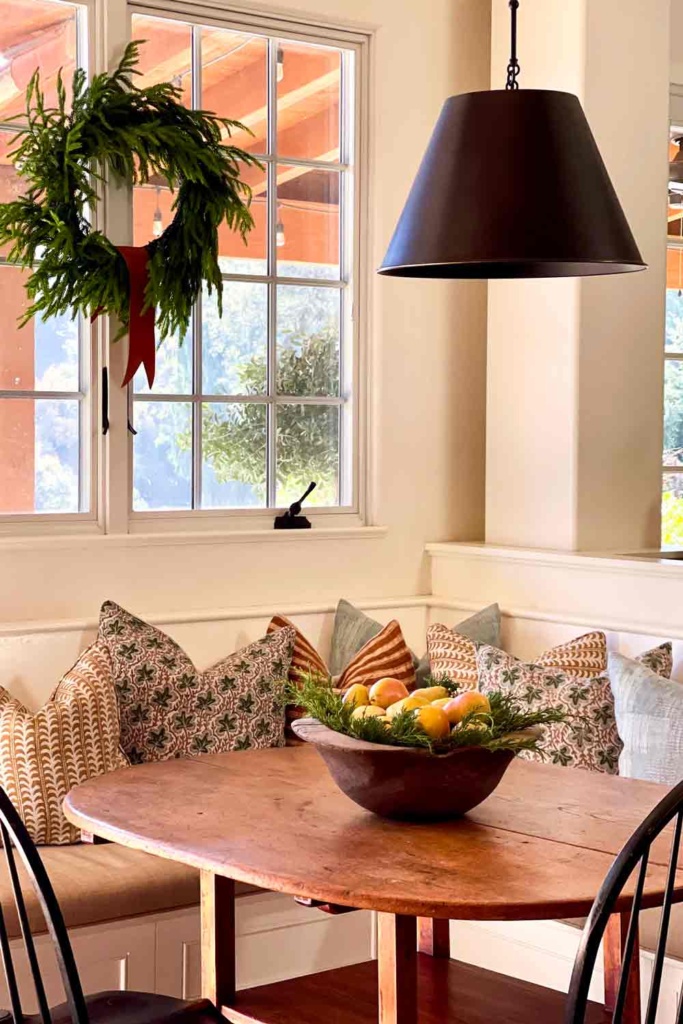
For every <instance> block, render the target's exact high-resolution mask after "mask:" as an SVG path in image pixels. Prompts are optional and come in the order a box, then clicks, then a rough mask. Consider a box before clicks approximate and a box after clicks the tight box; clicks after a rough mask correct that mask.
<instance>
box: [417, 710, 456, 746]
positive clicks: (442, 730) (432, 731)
mask: <svg viewBox="0 0 683 1024" xmlns="http://www.w3.org/2000/svg"><path fill="white" fill-rule="evenodd" d="M413 714H414V715H415V718H416V719H417V722H418V725H419V726H420V728H421V729H422V731H423V732H426V733H427V735H428V736H429V738H430V739H432V740H445V739H446V737H447V736H448V735H449V733H450V731H451V726H450V722H449V721H448V718H447V716H446V712H445V711H443V710H442V709H441V708H435V707H434V705H433V704H425V705H424V707H421V708H416V710H415V711H414V712H413Z"/></svg>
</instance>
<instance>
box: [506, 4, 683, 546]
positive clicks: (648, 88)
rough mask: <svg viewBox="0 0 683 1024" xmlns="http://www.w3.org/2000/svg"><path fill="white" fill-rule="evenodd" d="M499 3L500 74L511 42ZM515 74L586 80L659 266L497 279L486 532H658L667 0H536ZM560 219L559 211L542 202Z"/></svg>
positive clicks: (553, 85) (642, 239) (533, 541)
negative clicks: (574, 276) (581, 275)
mask: <svg viewBox="0 0 683 1024" xmlns="http://www.w3.org/2000/svg"><path fill="white" fill-rule="evenodd" d="M508 25H509V12H508V5H507V2H506V0H493V28H492V83H493V84H495V85H497V86H499V87H500V84H501V81H502V72H503V69H504V67H505V64H506V61H507V54H508V52H509V50H508V47H509V42H508V33H509V27H508ZM519 51H520V53H519V57H520V63H521V67H522V73H521V76H520V84H521V87H522V88H524V87H525V86H526V87H531V88H548V89H560V90H566V91H569V92H573V93H576V94H577V95H578V96H579V98H580V99H581V100H582V102H583V104H584V108H585V111H586V114H587V117H588V121H589V123H590V125H591V127H592V129H593V132H594V134H595V136H596V139H597V142H598V145H599V147H600V150H601V153H602V156H603V159H604V160H605V163H606V165H607V169H608V172H609V173H610V176H611V178H612V181H613V183H614V185H615V188H616V190H617V193H618V195H619V197H620V199H621V201H622V205H623V207H624V210H625V212H626V215H627V218H628V219H629V221H630V223H631V227H632V229H633V232H634V235H635V237H636V240H637V242H638V244H639V246H640V248H641V251H642V254H643V258H644V259H645V262H646V263H648V264H649V269H648V270H647V271H645V272H641V273H636V274H624V275H617V276H614V277H599V278H595V279H590V278H587V279H583V280H534V281H496V282H491V284H490V286H489V332H488V375H489V376H488V383H489V390H488V406H487V409H488V415H487V489H486V505H487V507H486V539H487V541H489V542H490V543H494V544H514V545H521V546H529V547H531V546H533V547H547V548H559V549H564V550H574V549H576V550H591V549H614V550H622V551H629V550H634V549H638V548H641V547H655V546H658V544H659V504H660V488H661V474H660V459H661V439H662V381H663V332H664V289H665V240H664V224H665V212H666V177H667V139H668V134H667V117H668V94H669V0H648V2H647V3H642V2H641V0H526V2H525V3H524V4H523V5H522V7H521V8H520V23H519ZM548 216H552V211H548Z"/></svg>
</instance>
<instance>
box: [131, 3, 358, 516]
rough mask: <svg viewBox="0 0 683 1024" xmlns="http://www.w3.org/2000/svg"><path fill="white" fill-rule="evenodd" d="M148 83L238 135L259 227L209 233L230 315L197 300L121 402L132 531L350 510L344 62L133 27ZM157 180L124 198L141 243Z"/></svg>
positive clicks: (245, 36) (162, 219) (155, 221)
mask: <svg viewBox="0 0 683 1024" xmlns="http://www.w3.org/2000/svg"><path fill="white" fill-rule="evenodd" d="M132 26H133V27H132V33H133V38H137V39H141V40H145V43H144V45H143V47H142V61H141V66H142V70H143V72H144V78H143V81H145V80H147V81H149V82H153V81H159V80H162V79H169V78H170V79H173V80H174V81H175V82H176V83H177V85H178V86H179V87H180V88H181V89H182V92H183V96H184V98H185V101H186V102H187V103H188V104H193V105H194V106H196V107H201V108H203V109H209V110H214V111H216V112H217V113H219V114H222V115H224V116H226V117H229V118H231V119H234V120H238V121H241V122H242V123H243V124H244V125H245V126H246V127H247V128H248V129H249V132H247V131H240V132H239V133H236V134H234V135H233V137H232V141H234V142H235V144H237V145H239V146H241V147H242V148H245V149H248V150H249V151H250V152H251V153H253V154H254V155H256V156H258V158H259V160H260V161H261V162H262V164H263V169H262V170H258V169H250V170H249V171H248V174H247V180H248V182H249V184H250V186H251V188H252V194H253V201H252V212H253V216H254V221H255V227H254V230H253V231H252V233H251V235H250V236H249V240H248V245H247V246H245V245H244V243H243V242H242V240H241V238H240V237H239V236H238V235H236V234H234V233H232V232H231V231H229V230H228V229H227V227H224V228H223V229H222V230H221V232H220V261H221V267H222V272H223V282H224V288H223V315H222V317H221V316H220V315H219V312H218V306H217V302H216V297H215V295H214V296H210V295H208V294H206V293H205V294H203V295H202V297H201V300H200V301H199V302H198V303H197V306H196V309H195V314H194V318H193V322H192V326H191V329H190V330H189V331H188V333H187V336H186V337H185V338H182V339H181V338H176V339H172V340H171V339H169V340H166V341H165V342H164V343H163V345H162V347H161V349H160V350H159V352H158V358H157V378H156V381H155V384H154V389H153V391H152V392H151V393H150V391H149V389H148V387H147V384H146V381H145V379H144V375H142V374H139V375H138V377H137V378H136V380H135V381H134V387H133V389H132V390H133V394H132V397H131V405H132V422H133V425H134V428H135V430H136V431H137V433H136V434H135V436H134V438H133V439H132V442H131V443H132V450H133V470H132V491H133V493H132V510H133V515H134V516H140V515H142V516H148V515H149V514H151V513H153V514H155V515H157V514H158V513H159V512H163V511H165V512H178V511H187V510H245V509H247V510H257V509H268V508H273V507H282V506H286V505H288V504H290V503H291V502H292V501H294V500H295V499H296V498H298V497H299V496H300V494H301V493H302V492H303V491H304V490H305V489H306V487H307V486H308V484H309V482H310V481H312V480H315V481H317V484H318V486H317V489H316V490H315V491H314V492H313V494H312V495H311V497H310V499H309V501H308V504H309V505H314V506H319V507H321V508H336V509H339V508H340V507H341V508H344V507H346V508H352V507H353V506H354V505H355V503H356V500H357V495H356V493H355V486H354V478H355V461H356V460H355V451H356V447H357V433H358V432H357V428H356V411H355V410H356V408H357V404H358V403H357V398H356V394H355V391H356V389H355V387H354V375H355V363H356V359H355V354H354V348H355V344H354V329H353V323H352V303H353V287H354V283H355V276H356V275H355V273H354V270H355V262H356V260H355V256H354V253H355V244H354V236H355V234H356V231H355V221H356V217H355V209H356V201H355V197H354V151H355V149H356V147H355V131H356V118H355V101H354V92H355V90H354V59H355V52H354V50H353V49H350V48H349V49H347V48H344V47H341V46H332V45H321V44H319V43H317V42H316V43H312V42H308V41H299V40H297V39H293V38H284V37H276V36H271V35H268V34H263V33H257V34H254V33H253V32H251V31H249V32H245V31H238V30H236V29H234V28H227V27H216V26H213V27H212V26H205V25H196V24H189V23H185V22H181V21H175V20H169V19H166V18H160V17H152V16H149V15H143V14H135V15H134V16H133V22H132ZM172 202H173V197H172V195H171V193H170V192H169V191H168V189H167V188H166V187H165V182H164V181H158V182H153V183H151V184H150V185H149V186H147V187H144V188H138V189H136V190H135V195H134V197H133V219H134V243H135V244H136V245H143V244H144V243H145V242H146V241H147V240H149V239H150V238H151V237H153V236H154V234H155V233H158V232H160V231H161V230H163V227H164V226H165V225H166V224H167V223H168V222H169V219H170V218H171V217H172V210H171V207H172Z"/></svg>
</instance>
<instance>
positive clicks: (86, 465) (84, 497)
mask: <svg viewBox="0 0 683 1024" xmlns="http://www.w3.org/2000/svg"><path fill="white" fill-rule="evenodd" d="M56 2H59V0H56ZM69 6H75V7H78V8H80V9H81V10H82V12H83V13H82V14H81V11H79V17H78V22H77V41H76V62H77V65H78V66H80V67H84V68H85V69H86V71H88V73H89V74H91V73H92V70H93V66H94V61H93V52H94V42H95V25H94V21H95V7H96V4H95V3H94V2H93V0H69ZM98 6H99V3H98ZM83 15H84V16H83ZM5 131H6V130H5V129H3V133H5ZM4 266H13V264H11V263H9V262H8V261H7V260H6V259H5V258H4V257H3V256H0V268H1V267H4ZM0 272H2V271H1V269H0ZM78 330H79V385H78V391H73V392H71V391H70V392H60V391H38V390H35V389H31V390H8V391H4V390H0V399H2V400H3V401H6V400H9V401H20V400H21V399H50V400H53V401H59V400H60V399H65V400H74V399H78V401H79V484H80V495H79V502H80V504H81V506H83V507H87V511H82V512H81V511H79V512H3V513H0V536H4V535H7V534H24V535H25V534H28V535H33V534H38V535H40V534H43V533H55V532H56V530H59V532H61V533H70V532H81V531H84V530H85V531H86V532H88V531H90V532H92V531H93V530H96V529H97V528H98V518H99V509H100V500H99V498H100V494H99V490H100V489H99V480H98V463H99V444H98V441H97V433H98V432H97V423H98V416H97V410H98V408H99V386H98V369H97V367H98V360H97V358H96V352H95V348H96V335H97V331H96V330H95V328H94V326H93V325H91V324H90V323H88V322H87V321H85V320H83V319H81V320H80V322H79V325H78Z"/></svg>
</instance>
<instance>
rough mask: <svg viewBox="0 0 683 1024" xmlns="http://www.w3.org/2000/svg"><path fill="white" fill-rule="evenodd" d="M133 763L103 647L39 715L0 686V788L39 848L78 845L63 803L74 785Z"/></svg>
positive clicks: (82, 662)
mask: <svg viewBox="0 0 683 1024" xmlns="http://www.w3.org/2000/svg"><path fill="white" fill-rule="evenodd" d="M127 764H128V760H127V758H125V757H124V755H123V754H122V753H121V749H120V746H119V716H118V709H117V706H116V697H115V694H114V687H113V683H112V675H111V662H110V658H109V654H108V652H107V649H106V647H105V646H104V645H103V644H101V643H99V642H96V643H94V644H93V645H92V646H91V647H89V648H88V649H87V650H86V651H84V653H83V654H82V655H81V656H80V658H79V659H78V661H77V662H76V664H75V665H74V666H73V668H71V669H69V671H68V672H67V673H66V675H65V676H64V677H63V678H62V679H61V681H60V682H59V684H58V685H57V688H56V690H55V691H54V693H53V694H52V696H51V697H50V700H49V701H48V702H47V704H45V705H44V707H42V708H41V709H40V710H39V711H37V712H33V711H29V710H28V709H27V708H25V707H24V705H23V704H22V703H21V702H20V701H18V700H16V699H15V698H14V697H12V696H11V694H9V693H8V692H7V690H5V689H3V688H2V687H0V783H2V786H3V787H4V789H5V790H6V791H7V795H8V796H9V797H10V799H11V800H12V803H13V804H14V806H15V807H16V808H17V810H18V812H19V814H20V815H21V817H22V818H23V820H24V823H25V825H26V827H27V829H28V831H29V834H30V836H31V838H32V839H33V841H34V842H35V843H47V844H51V845H64V844H66V843H76V842H78V841H79V839H80V835H81V834H80V830H79V829H77V828H75V827H74V826H73V825H70V824H69V822H68V821H67V820H66V818H65V817H64V814H63V813H62V801H63V800H64V797H65V796H66V794H67V793H68V792H69V790H70V789H71V788H72V786H77V785H78V784H79V783H80V782H85V781H86V780H87V779H92V778H95V777H96V776H98V775H103V774H104V773H105V772H110V771H114V770H115V769H116V768H123V767H125V766H126V765H127Z"/></svg>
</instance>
